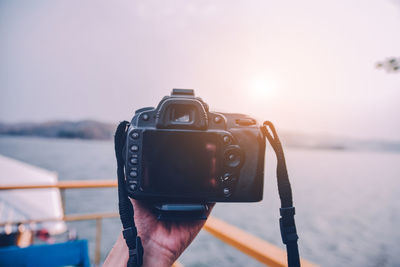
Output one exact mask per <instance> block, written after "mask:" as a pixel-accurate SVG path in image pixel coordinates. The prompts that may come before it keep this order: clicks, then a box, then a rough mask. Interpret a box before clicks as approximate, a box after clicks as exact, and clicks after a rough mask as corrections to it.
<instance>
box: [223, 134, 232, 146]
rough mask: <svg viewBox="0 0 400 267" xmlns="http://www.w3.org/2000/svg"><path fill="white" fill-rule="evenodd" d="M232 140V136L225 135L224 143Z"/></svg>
mask: <svg viewBox="0 0 400 267" xmlns="http://www.w3.org/2000/svg"><path fill="white" fill-rule="evenodd" d="M230 142H231V138H230V137H229V135H225V136H224V143H225V144H229V143H230Z"/></svg>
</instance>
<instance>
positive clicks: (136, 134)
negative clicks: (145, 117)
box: [131, 132, 139, 139]
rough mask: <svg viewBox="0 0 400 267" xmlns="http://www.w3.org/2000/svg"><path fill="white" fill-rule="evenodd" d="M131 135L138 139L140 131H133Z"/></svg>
mask: <svg viewBox="0 0 400 267" xmlns="http://www.w3.org/2000/svg"><path fill="white" fill-rule="evenodd" d="M131 137H132V138H133V139H138V138H139V133H138V132H133V133H132V134H131Z"/></svg>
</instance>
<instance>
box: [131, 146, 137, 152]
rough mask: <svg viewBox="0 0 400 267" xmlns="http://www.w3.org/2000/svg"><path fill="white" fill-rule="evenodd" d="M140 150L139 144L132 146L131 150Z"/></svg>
mask: <svg viewBox="0 0 400 267" xmlns="http://www.w3.org/2000/svg"><path fill="white" fill-rule="evenodd" d="M138 150H139V147H138V146H137V145H133V146H131V151H133V152H137V151H138Z"/></svg>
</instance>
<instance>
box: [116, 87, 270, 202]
mask: <svg viewBox="0 0 400 267" xmlns="http://www.w3.org/2000/svg"><path fill="white" fill-rule="evenodd" d="M264 152H265V137H264V136H263V133H262V131H261V128H260V126H259V125H258V124H257V122H256V120H255V119H253V118H251V117H249V116H247V115H243V114H231V113H217V112H211V111H209V109H208V105H207V104H206V103H205V102H204V101H203V100H202V99H201V98H199V97H195V96H194V91H193V90H188V89H173V91H172V94H171V96H166V97H164V98H163V99H162V100H161V101H160V103H159V104H158V106H157V108H142V109H139V110H137V111H136V112H135V115H134V117H133V119H132V121H131V123H130V126H129V128H128V131H127V137H126V143H125V147H124V151H123V155H124V161H125V174H126V185H127V192H128V195H129V196H130V197H132V198H135V199H140V200H148V201H151V202H154V203H160V204H162V205H164V206H163V207H164V208H165V209H170V208H171V206H165V204H172V203H181V204H184V203H192V204H193V203H207V202H255V201H260V200H262V196H263V180H264ZM181 207H182V206H181ZM175 208H176V207H175ZM172 209H174V208H172Z"/></svg>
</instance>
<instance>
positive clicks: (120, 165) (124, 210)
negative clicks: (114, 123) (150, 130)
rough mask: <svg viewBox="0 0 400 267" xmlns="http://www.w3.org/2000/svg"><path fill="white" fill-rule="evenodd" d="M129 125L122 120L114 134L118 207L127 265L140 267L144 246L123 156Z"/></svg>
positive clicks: (128, 266)
mask: <svg viewBox="0 0 400 267" xmlns="http://www.w3.org/2000/svg"><path fill="white" fill-rule="evenodd" d="M128 126H129V123H128V122H127V121H123V122H121V123H120V124H119V125H118V127H117V130H116V132H115V136H114V144H115V156H116V158H117V175H118V208H119V216H120V219H121V222H122V227H123V230H122V234H123V236H124V239H125V242H126V245H127V246H128V249H129V260H128V264H127V267H140V266H142V264H143V246H142V241H141V239H140V237H139V236H138V233H137V229H136V226H135V221H134V217H133V206H132V202H131V201H130V199H129V197H128V193H127V191H126V185H125V183H126V182H125V171H124V159H123V157H122V150H123V147H124V144H125V140H126V132H127V128H128Z"/></svg>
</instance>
